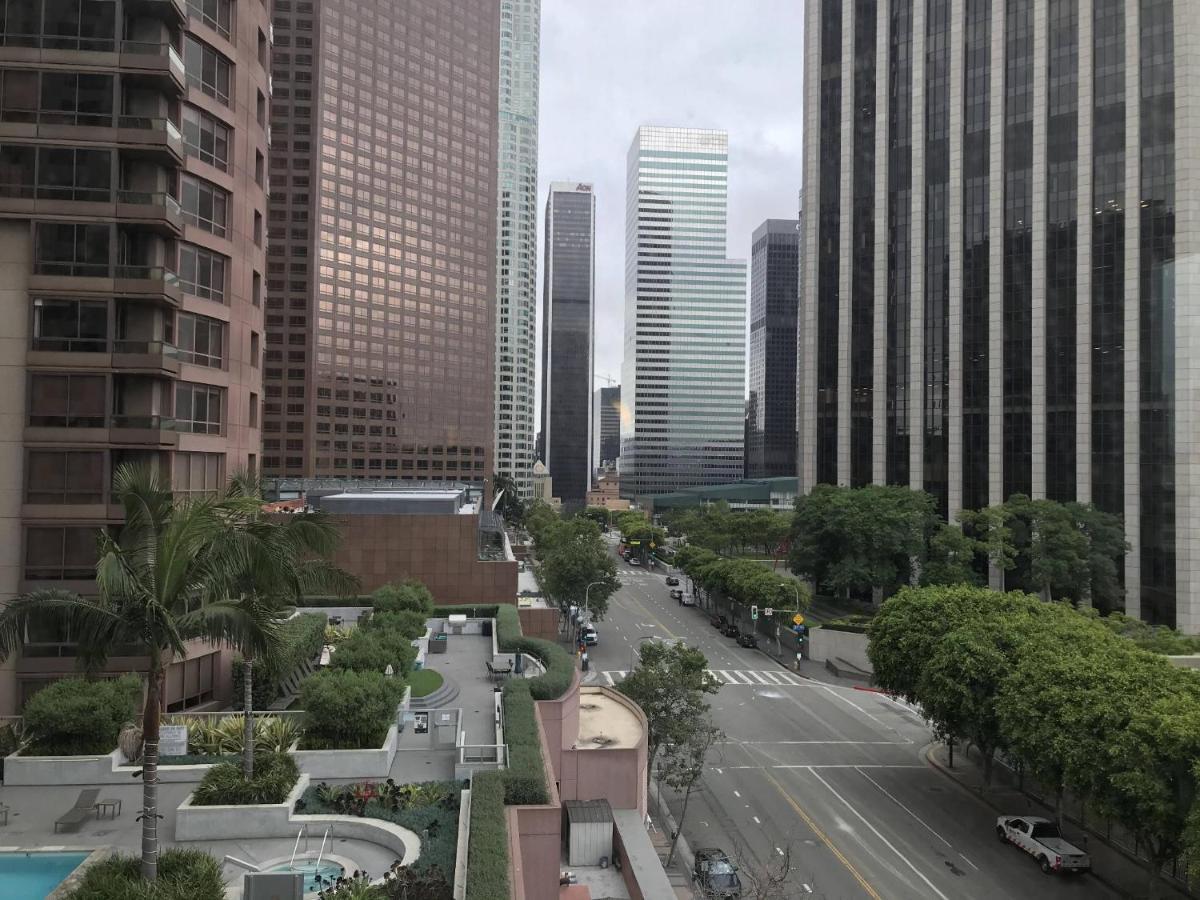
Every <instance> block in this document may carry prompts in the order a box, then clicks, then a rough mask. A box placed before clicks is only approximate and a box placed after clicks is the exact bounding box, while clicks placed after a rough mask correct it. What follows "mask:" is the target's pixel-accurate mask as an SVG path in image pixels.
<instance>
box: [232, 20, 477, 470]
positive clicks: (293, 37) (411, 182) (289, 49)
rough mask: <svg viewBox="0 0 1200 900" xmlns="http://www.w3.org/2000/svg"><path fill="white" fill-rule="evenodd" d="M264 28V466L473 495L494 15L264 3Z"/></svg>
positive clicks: (475, 467)
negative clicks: (454, 485)
mask: <svg viewBox="0 0 1200 900" xmlns="http://www.w3.org/2000/svg"><path fill="white" fill-rule="evenodd" d="M244 2H249V0H244ZM274 25H275V39H276V47H275V54H274V62H273V73H274V84H275V97H274V100H273V102H272V104H271V127H272V147H271V151H272V152H271V166H270V171H271V202H270V222H269V238H270V252H269V255H268V271H267V305H268V308H267V322H266V328H267V352H266V364H265V365H266V367H265V373H264V374H265V383H266V388H265V389H266V403H265V408H264V414H263V423H264V428H263V469H264V471H265V473H266V474H267V475H271V476H286V477H341V478H346V477H351V478H377V479H379V478H382V479H398V480H401V481H460V480H463V481H476V482H481V483H482V482H483V480H484V479H485V478H490V477H491V473H492V446H493V438H494V434H495V393H494V383H493V382H494V378H493V375H494V365H493V356H494V353H495V345H496V331H495V327H496V326H495V301H494V297H495V279H496V265H495V263H496V243H495V230H496V141H497V125H496V117H497V96H498V79H499V68H500V67H499V43H500V4H499V3H498V2H494V0H465V2H464V0H435V2H428V0H425V2H417V0H411V2H409V0H401V2H397V3H394V4H392V5H390V6H389V7H388V8H386V9H385V8H383V7H380V6H379V5H378V4H375V3H370V2H361V0H315V2H309V0H276V2H275V4H274Z"/></svg>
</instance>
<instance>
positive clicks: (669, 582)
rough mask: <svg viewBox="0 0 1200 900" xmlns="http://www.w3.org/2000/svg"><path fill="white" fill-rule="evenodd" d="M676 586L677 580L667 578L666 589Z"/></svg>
mask: <svg viewBox="0 0 1200 900" xmlns="http://www.w3.org/2000/svg"><path fill="white" fill-rule="evenodd" d="M677 584H679V579H678V578H676V577H675V576H674V575H668V576H667V587H674V586H675V585H677Z"/></svg>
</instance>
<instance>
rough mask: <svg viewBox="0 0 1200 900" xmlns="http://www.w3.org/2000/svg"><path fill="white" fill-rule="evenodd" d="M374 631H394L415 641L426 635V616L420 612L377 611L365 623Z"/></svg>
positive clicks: (365, 625)
mask: <svg viewBox="0 0 1200 900" xmlns="http://www.w3.org/2000/svg"><path fill="white" fill-rule="evenodd" d="M363 627H364V628H369V629H370V630H372V631H394V632H396V633H397V634H399V635H401V636H402V637H404V638H405V640H409V641H415V640H416V639H417V638H419V637H423V636H424V635H425V616H424V615H423V614H422V613H418V612H410V611H405V612H377V613H375V615H373V616H371V618H370V619H368V620H367V621H366V623H365V624H364V625H363Z"/></svg>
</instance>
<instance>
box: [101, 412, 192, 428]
mask: <svg viewBox="0 0 1200 900" xmlns="http://www.w3.org/2000/svg"><path fill="white" fill-rule="evenodd" d="M177 426H178V423H177V422H176V421H175V419H174V418H173V417H172V416H159V415H152V414H146V413H114V414H113V417H112V427H113V428H143V429H147V430H150V431H179V430H181V429H179V428H178V427H177Z"/></svg>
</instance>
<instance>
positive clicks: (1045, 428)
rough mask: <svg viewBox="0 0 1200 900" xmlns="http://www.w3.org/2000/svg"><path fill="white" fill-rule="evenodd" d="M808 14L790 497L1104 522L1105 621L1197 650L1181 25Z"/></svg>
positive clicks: (1190, 242) (1181, 16)
mask: <svg viewBox="0 0 1200 900" xmlns="http://www.w3.org/2000/svg"><path fill="white" fill-rule="evenodd" d="M806 16H807V19H806V22H805V35H806V38H805V40H806V44H807V46H806V57H805V58H806V61H807V67H808V68H807V77H806V95H805V109H804V116H805V135H806V137H807V138H808V139H807V140H806V142H805V143H806V148H805V159H804V167H805V168H804V181H805V185H806V189H805V210H806V213H807V212H809V211H811V213H812V214H811V215H808V214H806V215H805V217H804V227H803V232H802V240H803V246H804V251H803V252H804V258H805V260H812V265H811V266H806V268H805V272H804V275H803V278H802V282H801V303H800V307H801V321H800V327H799V334H800V346H801V360H802V363H801V371H800V385H799V388H800V402H799V414H800V441H801V453H800V466H799V469H800V476H801V487H802V488H803V489H808V488H810V487H811V486H812V485H814V484H816V483H819V482H826V483H839V484H850V485H858V484H867V483H890V484H906V485H909V486H911V487H913V488H919V489H924V490H926V491H929V492H930V493H931V494H933V495H934V496H935V497H936V498H937V500H938V504H939V506H940V508H941V511H942V512H943V514H948V515H949V516H951V517H953V516H954V515H955V514H956V513H957V512H958V510H960V509H964V508H971V509H977V508H980V507H984V506H988V505H993V504H997V503H1001V502H1003V501H1004V500H1005V499H1006V498H1008V497H1009V496H1011V495H1012V494H1016V493H1022V494H1028V495H1031V496H1033V497H1035V498H1039V497H1045V498H1049V499H1052V500H1058V501H1072V500H1075V501H1080V502H1090V503H1094V504H1095V505H1096V506H1098V507H1099V508H1101V509H1103V510H1106V511H1108V512H1110V513H1113V514H1115V515H1117V516H1120V517H1121V518H1122V519H1123V521H1124V526H1125V535H1126V539H1127V540H1128V542H1129V544H1130V546H1131V550H1130V552H1129V553H1128V554H1127V555H1126V556H1125V559H1124V560H1123V572H1122V574H1123V578H1124V584H1125V590H1126V602H1125V611H1126V612H1128V613H1129V614H1131V615H1134V616H1141V617H1142V618H1144V619H1147V620H1149V621H1151V622H1156V623H1165V624H1168V625H1175V626H1177V627H1179V628H1181V629H1184V630H1186V631H1190V632H1195V631H1200V552H1198V551H1197V549H1196V547H1197V542H1196V541H1195V540H1194V535H1195V532H1194V531H1193V530H1192V525H1193V524H1197V525H1200V477H1197V478H1193V477H1192V475H1193V474H1196V475H1198V476H1200V443H1198V442H1197V441H1196V434H1197V414H1198V413H1200V406H1198V404H1200V393H1198V391H1200V370H1194V369H1193V367H1192V360H1193V359H1196V358H1197V356H1198V355H1200V354H1198V352H1197V351H1200V317H1198V316H1197V315H1196V314H1195V312H1194V307H1193V305H1192V304H1191V303H1188V302H1187V300H1188V298H1191V299H1193V300H1194V299H1195V298H1196V297H1197V296H1200V265H1198V260H1200V254H1198V251H1200V190H1198V189H1197V187H1196V184H1197V178H1198V177H1200V141H1197V140H1196V139H1195V136H1196V135H1197V134H1198V133H1200V132H1198V130H1197V126H1198V125H1200V99H1198V98H1197V94H1196V93H1195V91H1192V90H1189V89H1188V88H1187V85H1188V84H1189V83H1195V79H1189V78H1187V75H1188V73H1189V71H1190V72H1191V73H1192V74H1200V72H1197V71H1196V70H1197V66H1198V65H1200V64H1198V63H1197V62H1196V60H1197V59H1200V55H1198V52H1197V51H1200V16H1198V15H1197V13H1196V11H1195V9H1194V7H1193V6H1192V5H1189V4H1184V3H1182V2H1179V0H1007V2H1003V0H963V2H950V0H925V2H914V0H892V2H891V3H888V4H885V3H881V2H877V0H856V2H854V3H844V2H841V0H820V2H814V3H810V4H809V6H808V10H807V13H806ZM1176 136H1179V140H1178V141H1177V140H1176ZM1185 138H1186V139H1185ZM1185 186H1188V187H1189V189H1188V190H1184V187H1185ZM1177 188H1178V189H1177ZM1177 261H1178V263H1179V264H1178V265H1177V264H1176V263H1177Z"/></svg>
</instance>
